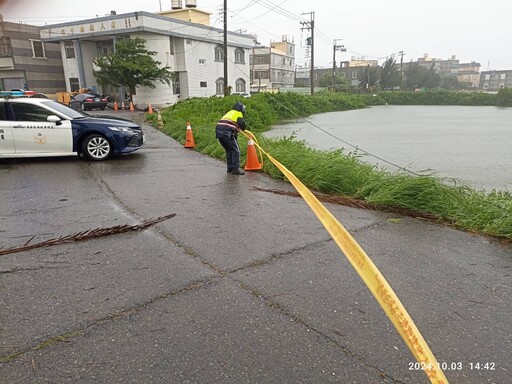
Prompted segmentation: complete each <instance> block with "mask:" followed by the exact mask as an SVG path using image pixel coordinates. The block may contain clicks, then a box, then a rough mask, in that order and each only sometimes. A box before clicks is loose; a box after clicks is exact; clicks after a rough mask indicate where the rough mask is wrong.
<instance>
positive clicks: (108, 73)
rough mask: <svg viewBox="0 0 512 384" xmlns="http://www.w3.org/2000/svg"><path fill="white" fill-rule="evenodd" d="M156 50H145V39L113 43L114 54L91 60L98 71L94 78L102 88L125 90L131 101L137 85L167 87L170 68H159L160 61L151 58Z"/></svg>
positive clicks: (170, 77) (173, 77)
mask: <svg viewBox="0 0 512 384" xmlns="http://www.w3.org/2000/svg"><path fill="white" fill-rule="evenodd" d="M154 55H156V52H155V51H148V50H147V49H146V40H144V39H140V38H136V39H121V40H118V41H117V42H116V46H115V52H112V53H110V54H108V55H105V56H100V57H97V58H96V59H94V64H95V65H96V66H97V68H98V69H97V70H94V71H93V74H94V77H95V78H96V80H97V81H98V83H99V84H100V85H102V86H106V85H110V86H113V87H116V88H119V87H126V89H128V91H129V94H130V100H132V95H133V93H134V92H135V88H136V87H137V86H144V87H149V88H155V85H154V82H155V81H160V82H162V83H166V84H168V85H170V84H171V82H172V81H174V79H175V73H174V72H171V71H170V68H169V67H167V66H166V67H161V62H159V61H157V60H154V59H153V58H152V57H151V56H154Z"/></svg>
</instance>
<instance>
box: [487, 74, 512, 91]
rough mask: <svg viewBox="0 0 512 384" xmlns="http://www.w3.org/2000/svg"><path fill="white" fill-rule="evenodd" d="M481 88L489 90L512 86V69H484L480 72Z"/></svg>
mask: <svg viewBox="0 0 512 384" xmlns="http://www.w3.org/2000/svg"><path fill="white" fill-rule="evenodd" d="M480 88H481V89H483V90H484V91H489V92H497V91H499V90H500V89H503V88H512V70H502V71H482V72H481V73H480Z"/></svg>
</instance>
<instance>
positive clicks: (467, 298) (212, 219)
mask: <svg viewBox="0 0 512 384" xmlns="http://www.w3.org/2000/svg"><path fill="white" fill-rule="evenodd" d="M113 113H114V112H110V113H109V114H113ZM118 114H119V116H125V117H129V118H133V119H135V120H139V121H140V120H141V115H140V113H137V112H135V113H130V112H118ZM185 128H186V127H184V129H185ZM192 128H193V127H192ZM145 132H146V138H147V145H146V147H145V148H143V149H142V150H140V151H138V152H136V153H133V154H130V155H128V156H123V157H119V158H114V159H112V160H110V161H108V162H102V163H88V162H85V161H83V160H81V159H78V158H66V159H60V158H53V159H38V160H35V159H27V160H0V207H1V208H0V218H1V222H0V247H3V248H4V249H5V248H10V247H15V246H20V245H23V244H25V243H26V242H27V241H30V244H33V243H36V242H40V241H45V240H49V239H55V238H58V237H60V236H65V235H69V234H73V233H76V232H81V231H85V230H90V229H95V228H108V227H112V226H117V225H123V224H129V225H134V224H138V223H141V222H142V220H144V219H151V218H156V217H159V216H162V215H166V214H171V213H175V214H176V216H175V217H174V218H171V219H168V220H166V221H163V222H161V223H159V224H157V225H155V226H152V227H150V228H149V229H145V230H142V231H136V232H129V233H123V234H117V235H112V236H108V237H101V238H94V239H90V240H87V241H82V242H77V243H73V244H63V245H58V246H53V247H47V248H38V249H33V250H29V251H24V252H20V253H13V254H9V255H5V256H0V279H1V280H0V359H1V360H0V361H1V362H0V383H47V382H48V383H427V382H428V379H427V377H426V376H425V375H424V373H423V372H421V370H418V369H416V367H415V366H414V360H413V357H412V355H411V354H410V352H409V350H408V349H407V347H406V346H405V344H404V342H403V341H402V340H401V338H400V337H399V335H398V333H397V332H396V331H395V329H394V328H393V326H392V325H391V323H390V322H389V321H388V319H387V317H386V316H385V314H384V312H383V311H382V310H381V309H380V307H379V306H378V304H377V302H376V301H375V300H374V299H373V297H372V296H371V294H370V293H369V291H368V290H367V288H366V287H365V286H364V283H363V282H362V281H361V280H360V278H359V277H358V276H357V274H356V272H354V271H353V269H352V267H351V266H350V264H349V262H348V261H347V260H346V259H345V257H344V256H343V254H342V253H341V252H340V251H339V249H338V248H337V247H336V245H335V244H334V242H333V241H332V240H331V239H330V237H329V235H328V234H327V232H326V231H325V230H324V229H323V228H322V227H321V225H320V223H319V222H318V220H317V219H316V217H315V216H314V215H313V213H312V212H311V211H310V210H309V208H308V207H307V206H306V204H305V203H304V202H302V201H301V199H298V198H294V197H287V196H281V195H275V194H271V193H268V192H261V191H257V190H255V189H254V187H260V188H267V189H281V190H288V191H290V190H292V187H291V186H290V185H289V184H287V183H286V182H280V181H275V180H273V179H271V178H269V177H268V176H266V175H263V174H261V173H257V172H256V173H255V172H252V173H247V174H246V175H244V176H234V175H228V174H226V172H225V164H224V163H223V162H221V161H218V160H214V159H211V158H208V157H206V156H203V155H200V154H198V153H196V152H194V151H192V150H189V149H185V148H183V147H182V146H181V145H180V144H179V143H176V142H175V141H173V140H172V139H170V138H168V137H166V136H165V135H163V134H162V133H161V132H159V131H157V130H155V129H153V128H151V127H148V126H145ZM327 207H328V208H329V209H330V210H331V212H332V213H333V214H334V215H335V216H336V217H337V218H338V219H339V220H340V222H341V223H343V225H345V227H346V228H347V229H348V230H349V231H350V232H351V233H352V235H353V236H354V237H355V238H356V239H357V241H358V242H359V243H360V244H361V246H362V247H363V248H364V249H365V250H366V252H367V253H368V254H369V255H370V257H371V258H372V260H373V261H374V263H375V264H376V265H377V266H378V267H379V269H380V270H381V272H382V273H383V274H384V276H385V277H386V278H387V280H388V282H389V283H390V284H391V286H392V287H393V289H394V290H395V292H396V293H397V295H398V296H399V298H400V299H401V301H402V302H403V304H404V305H405V307H406V308H407V310H408V312H409V314H410V315H411V317H412V318H413V320H414V321H415V323H416V325H417V326H418V328H419V329H420V331H421V332H422V335H423V337H424V338H425V339H426V341H427V342H428V344H429V345H430V347H431V349H432V351H433V353H434V355H435V356H436V358H437V360H438V361H439V362H440V363H442V364H447V368H449V369H447V370H445V374H446V376H447V378H448V379H449V380H450V382H451V383H479V384H480V383H503V384H505V383H510V382H511V380H512V379H511V378H512V361H511V359H510V356H511V352H512V321H511V320H510V319H511V318H512V316H511V315H512V306H511V302H512V299H511V297H512V289H511V281H512V278H511V267H512V247H511V246H510V245H506V244H502V243H500V242H499V241H496V240H492V239H489V238H485V237H481V236H475V235H471V234H468V233H463V232H459V231H456V230H453V229H450V228H446V227H443V226H439V225H436V224H432V223H427V222H424V221H421V220H416V219H413V218H407V217H400V216H398V215H395V214H389V213H380V212H373V211H367V210H360V209H353V208H347V207H341V206H335V205H330V204H328V205H327ZM486 363H487V364H486ZM485 364H486V365H485ZM451 368H453V369H451Z"/></svg>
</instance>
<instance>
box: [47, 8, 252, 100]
mask: <svg viewBox="0 0 512 384" xmlns="http://www.w3.org/2000/svg"><path fill="white" fill-rule="evenodd" d="M179 18H185V20H180V19H179ZM209 18H210V14H209V13H208V12H204V11H201V10H198V9H177V10H173V11H167V12H162V13H160V14H158V15H157V14H153V13H148V12H144V11H140V12H131V13H126V14H120V15H116V14H115V12H112V15H108V16H105V17H98V18H95V19H88V20H81V21H76V22H68V23H62V24H54V25H49V26H46V27H42V28H41V31H40V35H41V40H42V41H43V42H59V43H60V50H61V53H62V61H63V67H64V76H65V79H66V90H67V91H68V92H72V91H75V90H78V89H79V88H89V89H92V90H96V91H97V92H99V93H104V94H112V93H116V91H117V90H111V89H101V87H100V86H99V85H98V84H97V82H96V79H95V78H94V76H93V60H94V58H95V57H98V56H100V55H103V54H107V53H110V52H112V51H113V50H114V49H115V42H116V39H119V38H121V37H123V38H124V37H130V38H142V39H144V40H146V48H147V49H148V50H150V51H156V52H157V55H156V56H153V58H154V59H155V60H157V61H160V62H161V63H162V65H163V66H168V67H170V68H171V70H172V71H175V72H177V73H178V80H177V81H176V83H175V84H172V85H171V86H169V85H167V84H164V83H160V82H155V83H154V85H155V86H156V88H155V89H151V88H147V87H140V88H137V90H136V94H135V95H134V103H135V104H137V105H138V106H139V107H144V106H147V105H148V104H151V105H153V106H156V107H162V106H165V105H170V104H174V103H176V102H177V101H178V100H179V99H180V98H181V99H186V98H189V97H209V96H213V95H222V94H223V93H224V55H223V40H224V38H223V30H222V29H218V28H212V27H210V26H209ZM252 45H253V42H252V39H251V36H249V35H244V34H240V33H234V32H228V49H227V57H228V85H229V86H231V88H232V90H233V91H240V92H248V91H249V84H250V79H249V74H250V69H249V53H250V48H252ZM121 93H122V92H121Z"/></svg>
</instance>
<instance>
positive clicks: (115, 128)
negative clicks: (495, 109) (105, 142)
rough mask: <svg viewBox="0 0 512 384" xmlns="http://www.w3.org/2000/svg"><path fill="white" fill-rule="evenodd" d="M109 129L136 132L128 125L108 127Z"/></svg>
mask: <svg viewBox="0 0 512 384" xmlns="http://www.w3.org/2000/svg"><path fill="white" fill-rule="evenodd" d="M108 129H110V130H112V131H118V132H127V133H135V131H134V130H133V129H131V128H128V127H108Z"/></svg>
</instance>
